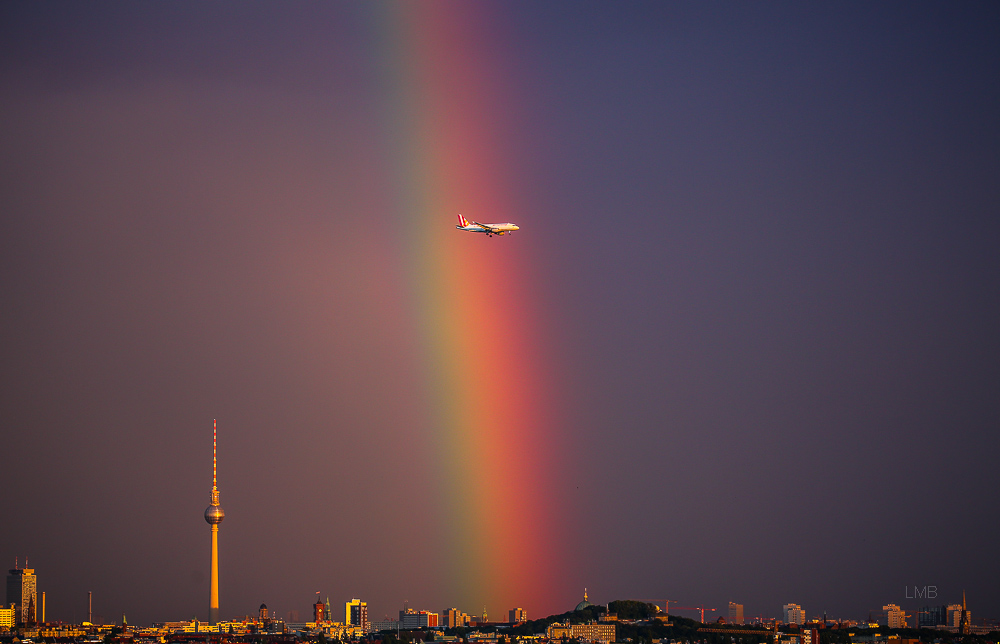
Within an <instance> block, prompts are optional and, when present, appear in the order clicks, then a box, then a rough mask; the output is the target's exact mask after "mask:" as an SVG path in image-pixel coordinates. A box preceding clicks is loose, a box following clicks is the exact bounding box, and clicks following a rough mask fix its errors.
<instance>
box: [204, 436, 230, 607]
mask: <svg viewBox="0 0 1000 644" xmlns="http://www.w3.org/2000/svg"><path fill="white" fill-rule="evenodd" d="M216 429H217V428H216V423H215V421H214V420H213V421H212V500H211V503H210V505H209V506H208V508H207V509H206V510H205V521H207V522H208V524H209V525H211V526H212V582H211V589H210V590H209V597H208V623H209V624H218V623H219V524H220V523H222V520H223V519H225V518H226V513H225V512H223V511H222V508H221V507H219V487H218V485H217V480H216V464H217V460H216V452H215V446H216Z"/></svg>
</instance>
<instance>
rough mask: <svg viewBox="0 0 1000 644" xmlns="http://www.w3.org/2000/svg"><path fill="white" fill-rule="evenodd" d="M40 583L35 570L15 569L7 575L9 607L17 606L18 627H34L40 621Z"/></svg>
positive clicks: (16, 618)
mask: <svg viewBox="0 0 1000 644" xmlns="http://www.w3.org/2000/svg"><path fill="white" fill-rule="evenodd" d="M37 588H38V581H37V579H36V578H35V569H34V568H16V567H15V568H13V569H12V570H10V571H9V574H8V575H7V605H8V606H10V605H11V604H16V605H17V612H16V614H15V615H14V619H15V620H16V622H17V624H16V625H17V626H34V624H35V622H37V621H38V611H37V606H38V596H37Z"/></svg>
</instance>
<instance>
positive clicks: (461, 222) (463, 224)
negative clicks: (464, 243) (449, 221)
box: [458, 215, 469, 228]
mask: <svg viewBox="0 0 1000 644" xmlns="http://www.w3.org/2000/svg"><path fill="white" fill-rule="evenodd" d="M458 225H459V226H461V227H462V228H465V227H466V226H468V225H469V220H468V219H466V218H465V217H463V216H462V215H459V216H458Z"/></svg>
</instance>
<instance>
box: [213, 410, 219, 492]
mask: <svg viewBox="0 0 1000 644" xmlns="http://www.w3.org/2000/svg"><path fill="white" fill-rule="evenodd" d="M217 432H218V426H217V424H216V420H215V419H214V418H213V419H212V489H213V490H216V489H218V482H217V481H216V478H215V474H216V471H215V470H216V465H217V463H218V461H217V458H216V452H215V447H216V434H217Z"/></svg>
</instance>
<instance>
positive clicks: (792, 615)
mask: <svg viewBox="0 0 1000 644" xmlns="http://www.w3.org/2000/svg"><path fill="white" fill-rule="evenodd" d="M781 610H782V612H783V614H784V618H785V623H786V624H799V625H802V624H805V623H806V612H805V611H804V610H802V607H801V606H799V605H798V604H785V605H784V606H782V607H781Z"/></svg>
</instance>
